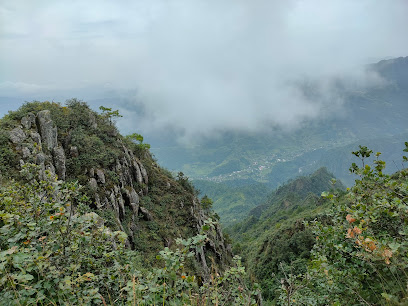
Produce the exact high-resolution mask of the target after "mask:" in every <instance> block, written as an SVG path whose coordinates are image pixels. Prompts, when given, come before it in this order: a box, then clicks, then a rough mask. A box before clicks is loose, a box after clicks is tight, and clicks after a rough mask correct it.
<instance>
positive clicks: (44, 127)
mask: <svg viewBox="0 0 408 306" xmlns="http://www.w3.org/2000/svg"><path fill="white" fill-rule="evenodd" d="M37 121H38V125H39V126H40V129H39V132H40V135H41V140H42V142H43V143H44V145H45V146H46V147H47V149H48V150H49V151H50V152H52V149H53V148H55V147H56V146H57V144H58V141H57V138H58V132H57V128H56V127H54V123H53V122H52V120H51V115H50V111H49V110H43V111H40V112H38V114H37Z"/></svg>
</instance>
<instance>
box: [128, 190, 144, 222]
mask: <svg viewBox="0 0 408 306" xmlns="http://www.w3.org/2000/svg"><path fill="white" fill-rule="evenodd" d="M124 197H125V199H126V200H128V202H129V205H130V207H131V208H132V212H133V217H132V218H134V216H137V215H138V213H139V202H140V198H139V195H138V194H137V193H136V191H135V190H134V189H133V188H131V189H130V190H127V189H125V192H124Z"/></svg>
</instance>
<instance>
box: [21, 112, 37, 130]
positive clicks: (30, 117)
mask: <svg viewBox="0 0 408 306" xmlns="http://www.w3.org/2000/svg"><path fill="white" fill-rule="evenodd" d="M21 125H22V126H23V127H24V128H25V129H27V130H28V129H31V127H32V126H34V125H35V115H34V114H33V113H28V114H27V116H24V117H23V118H21Z"/></svg>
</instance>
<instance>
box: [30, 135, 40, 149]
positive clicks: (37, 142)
mask: <svg viewBox="0 0 408 306" xmlns="http://www.w3.org/2000/svg"><path fill="white" fill-rule="evenodd" d="M30 137H31V139H32V140H34V142H35V143H36V144H38V145H39V146H41V136H40V134H38V133H37V132H31V133H30Z"/></svg>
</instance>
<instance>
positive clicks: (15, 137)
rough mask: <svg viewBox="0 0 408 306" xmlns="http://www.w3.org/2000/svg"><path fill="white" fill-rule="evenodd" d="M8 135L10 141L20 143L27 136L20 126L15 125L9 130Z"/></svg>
mask: <svg viewBox="0 0 408 306" xmlns="http://www.w3.org/2000/svg"><path fill="white" fill-rule="evenodd" d="M9 137H10V140H11V142H12V143H14V144H20V143H22V142H23V141H24V139H26V138H27V135H26V134H25V133H24V131H23V130H22V129H21V128H19V127H17V128H15V129H12V130H11V131H10V133H9Z"/></svg>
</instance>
